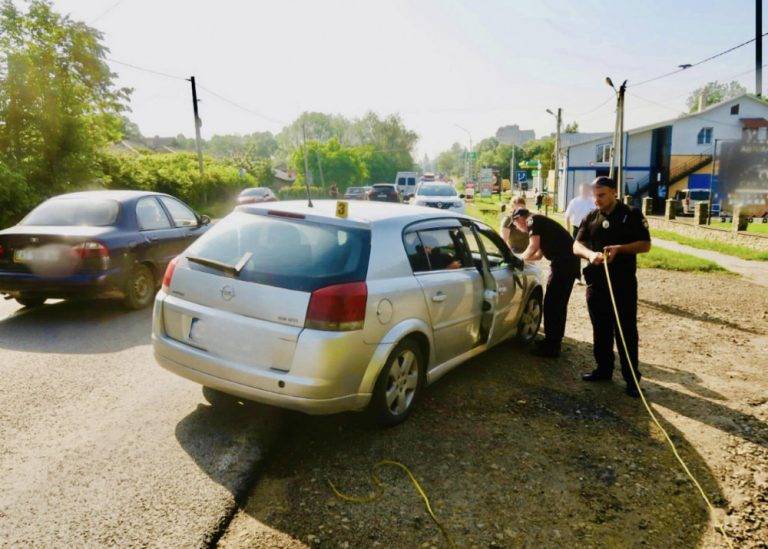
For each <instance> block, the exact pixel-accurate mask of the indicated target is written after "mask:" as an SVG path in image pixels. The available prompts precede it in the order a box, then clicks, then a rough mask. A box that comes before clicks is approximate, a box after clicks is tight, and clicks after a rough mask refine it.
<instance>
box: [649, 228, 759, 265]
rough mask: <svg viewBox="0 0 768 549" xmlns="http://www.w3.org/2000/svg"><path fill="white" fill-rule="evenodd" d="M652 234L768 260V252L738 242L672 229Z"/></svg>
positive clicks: (749, 258) (745, 257)
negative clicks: (694, 236) (698, 235)
mask: <svg viewBox="0 0 768 549" xmlns="http://www.w3.org/2000/svg"><path fill="white" fill-rule="evenodd" d="M651 236H652V237H657V238H661V239H664V240H673V241H675V242H677V243H678V244H683V245H685V246H690V247H692V248H699V249H700V250H711V251H713V252H720V253H721V254H726V255H732V256H735V257H740V258H741V259H748V260H750V261H768V252H761V251H759V250H753V249H752V248H747V247H746V246H739V245H738V244H730V243H728V242H718V241H716V240H705V239H703V238H693V237H690V236H685V235H681V234H678V233H675V232H672V231H662V230H656V229H653V230H651Z"/></svg>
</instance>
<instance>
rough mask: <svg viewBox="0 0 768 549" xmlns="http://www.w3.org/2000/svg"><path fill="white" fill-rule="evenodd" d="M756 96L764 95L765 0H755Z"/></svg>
mask: <svg viewBox="0 0 768 549" xmlns="http://www.w3.org/2000/svg"><path fill="white" fill-rule="evenodd" d="M755 95H757V96H758V97H760V96H761V95H763V0H755Z"/></svg>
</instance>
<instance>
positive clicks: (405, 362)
mask: <svg viewBox="0 0 768 549" xmlns="http://www.w3.org/2000/svg"><path fill="white" fill-rule="evenodd" d="M418 383H419V363H418V361H417V360H416V355H415V354H414V353H413V351H411V350H409V349H403V350H402V351H401V352H400V353H399V354H398V355H397V357H396V358H395V360H394V361H393V362H392V366H391V367H390V368H389V374H388V375H387V389H386V396H387V407H388V408H389V411H390V413H391V414H392V415H401V414H404V413H405V412H406V411H407V410H408V409H409V408H410V407H411V404H412V403H413V397H414V395H415V394H416V388H417V387H418Z"/></svg>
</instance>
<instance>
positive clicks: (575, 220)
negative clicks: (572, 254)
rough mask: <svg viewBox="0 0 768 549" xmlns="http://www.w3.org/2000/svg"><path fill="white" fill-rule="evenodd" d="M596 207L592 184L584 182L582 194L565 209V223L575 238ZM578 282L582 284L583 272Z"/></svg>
mask: <svg viewBox="0 0 768 549" xmlns="http://www.w3.org/2000/svg"><path fill="white" fill-rule="evenodd" d="M594 209H595V200H594V198H592V186H591V185H590V184H589V183H582V184H581V194H580V195H579V196H576V197H574V198H573V199H572V200H571V201H570V202H569V203H568V207H567V208H566V209H565V225H566V227H567V228H568V232H569V233H571V236H573V238H574V240H575V239H576V235H577V234H578V233H579V227H580V226H581V222H582V221H583V220H584V218H585V217H586V216H587V214H588V213H589V212H591V211H592V210H594ZM577 284H582V281H581V273H579V279H578V281H577Z"/></svg>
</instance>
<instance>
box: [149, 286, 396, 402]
mask: <svg viewBox="0 0 768 549" xmlns="http://www.w3.org/2000/svg"><path fill="white" fill-rule="evenodd" d="M166 299H171V298H170V297H169V296H167V295H166V294H165V293H164V292H163V291H162V290H161V291H160V292H159V293H158V295H157V297H156V299H155V307H154V313H153V322H152V345H153V348H154V353H155V359H156V360H157V362H158V364H159V365H160V366H162V367H163V368H165V369H167V370H169V371H171V372H173V373H175V374H177V375H179V376H181V377H184V378H187V379H189V380H191V381H194V382H196V383H199V384H201V385H205V386H208V387H212V388H214V389H218V390H220V391H223V392H225V393H229V394H233V395H237V396H239V397H241V398H244V399H248V400H253V401H256V402H262V403H264V404H269V405H273V406H278V407H281V408H288V409H291V410H298V411H300V412H305V413H308V414H331V413H336V412H344V411H355V410H362V409H363V408H365V407H366V406H367V405H368V402H369V401H370V399H371V394H370V391H371V390H372V385H371V384H370V383H366V382H365V380H368V379H369V378H371V377H372V378H373V379H375V374H377V373H378V371H379V369H380V368H381V367H382V366H383V364H384V362H385V360H386V357H387V356H388V349H389V347H390V346H391V345H390V344H379V345H369V344H366V343H365V342H363V340H362V336H361V334H360V333H359V332H320V331H317V330H306V329H305V330H302V332H301V334H300V336H299V338H298V341H297V342H296V346H295V350H294V351H293V356H292V359H291V361H290V362H289V363H286V364H284V367H285V368H286V370H283V369H278V368H274V367H268V366H269V363H268V362H267V361H268V360H269V358H268V356H269V353H267V352H264V353H263V356H262V357H260V358H259V359H258V360H254V361H251V362H250V363H245V362H241V361H240V360H234V359H230V358H224V357H223V356H221V355H220V354H215V353H214V352H209V351H207V350H204V349H201V348H198V347H196V346H193V345H190V344H188V343H185V342H182V341H179V340H177V339H174V338H172V337H170V336H169V335H168V334H167V333H166V329H165V321H166V319H165V318H164V316H165V313H164V311H165V305H166V304H165V301H166ZM191 307H192V306H191ZM194 307H198V306H194ZM191 310H192V309H190V311H191ZM227 314H228V313H227ZM233 329H238V330H240V332H241V333H240V334H239V335H243V334H242V331H243V330H245V331H246V332H247V331H248V330H258V329H259V327H258V324H254V323H251V322H246V323H244V324H243V327H242V328H233ZM255 352H258V350H255ZM262 361H264V362H266V363H265V364H263V365H262V364H260V363H261V362H262ZM372 372H375V374H374V375H371V373H372ZM369 385H370V386H369Z"/></svg>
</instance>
